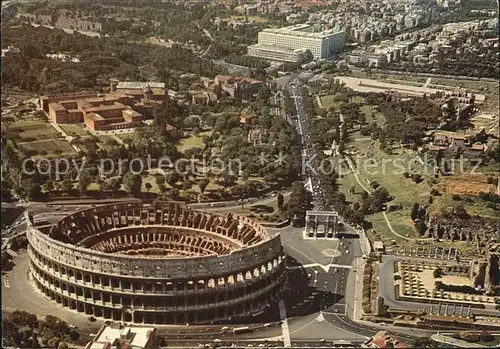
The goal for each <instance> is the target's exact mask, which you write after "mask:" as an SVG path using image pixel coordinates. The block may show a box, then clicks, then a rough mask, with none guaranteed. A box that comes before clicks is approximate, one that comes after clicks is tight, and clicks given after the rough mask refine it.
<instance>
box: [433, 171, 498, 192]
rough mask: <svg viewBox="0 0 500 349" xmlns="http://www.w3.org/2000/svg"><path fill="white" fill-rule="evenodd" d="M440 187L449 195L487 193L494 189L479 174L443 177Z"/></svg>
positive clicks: (485, 177) (485, 178)
mask: <svg viewBox="0 0 500 349" xmlns="http://www.w3.org/2000/svg"><path fill="white" fill-rule="evenodd" d="M442 187H443V190H444V192H446V193H447V194H450V195H453V194H457V195H461V194H478V193H481V192H483V193H489V192H493V191H494V189H495V188H494V186H493V185H492V184H488V182H487V176H485V175H482V174H479V173H477V174H463V175H458V176H450V177H444V178H443V182H442Z"/></svg>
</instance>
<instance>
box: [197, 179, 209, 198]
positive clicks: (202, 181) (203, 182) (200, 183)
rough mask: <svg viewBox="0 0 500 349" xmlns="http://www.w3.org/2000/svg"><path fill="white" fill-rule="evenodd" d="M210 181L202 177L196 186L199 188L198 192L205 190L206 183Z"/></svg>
mask: <svg viewBox="0 0 500 349" xmlns="http://www.w3.org/2000/svg"><path fill="white" fill-rule="evenodd" d="M209 183H210V179H208V178H202V179H200V181H199V182H198V187H199V188H200V193H201V194H203V193H204V192H205V189H207V186H208V184H209Z"/></svg>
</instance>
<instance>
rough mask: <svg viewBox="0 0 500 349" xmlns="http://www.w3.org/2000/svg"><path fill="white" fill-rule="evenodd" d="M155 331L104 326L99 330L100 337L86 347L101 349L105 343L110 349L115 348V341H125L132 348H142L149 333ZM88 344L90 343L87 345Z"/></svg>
mask: <svg viewBox="0 0 500 349" xmlns="http://www.w3.org/2000/svg"><path fill="white" fill-rule="evenodd" d="M154 330H155V328H154V327H133V326H125V327H122V328H120V327H115V326H105V327H104V329H101V331H100V335H99V336H98V337H96V338H95V339H94V341H93V342H92V343H91V345H90V346H89V345H87V348H89V349H102V348H104V346H105V344H106V343H110V344H111V347H110V348H112V347H115V345H116V344H117V343H115V342H116V341H117V340H119V341H120V342H122V343H123V342H124V341H126V342H127V343H128V344H129V345H130V347H132V348H144V347H145V346H146V345H147V344H148V341H149V338H150V335H151V333H153V331H154ZM89 344H90V343H89Z"/></svg>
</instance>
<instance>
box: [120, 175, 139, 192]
mask: <svg viewBox="0 0 500 349" xmlns="http://www.w3.org/2000/svg"><path fill="white" fill-rule="evenodd" d="M123 185H124V186H125V190H126V191H127V193H129V194H130V195H134V196H136V195H138V194H139V193H140V192H141V188H142V177H141V176H140V175H138V174H134V173H132V172H128V173H127V174H126V175H125V176H124V177H123Z"/></svg>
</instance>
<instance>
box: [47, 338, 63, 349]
mask: <svg viewBox="0 0 500 349" xmlns="http://www.w3.org/2000/svg"><path fill="white" fill-rule="evenodd" d="M60 343H61V339H60V338H58V337H52V338H50V339H49V341H48V343H47V344H48V345H49V347H50V348H52V349H58V348H59V344H60Z"/></svg>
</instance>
